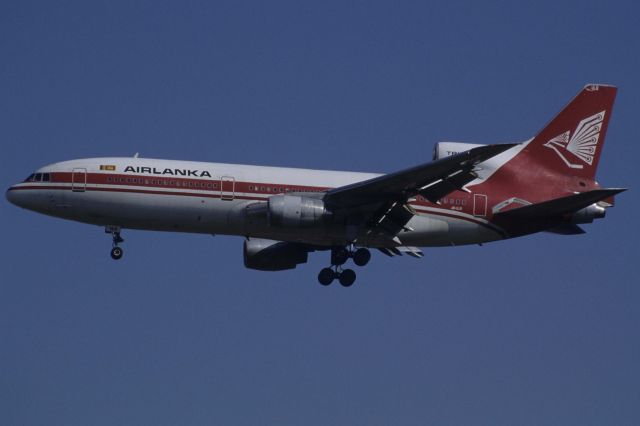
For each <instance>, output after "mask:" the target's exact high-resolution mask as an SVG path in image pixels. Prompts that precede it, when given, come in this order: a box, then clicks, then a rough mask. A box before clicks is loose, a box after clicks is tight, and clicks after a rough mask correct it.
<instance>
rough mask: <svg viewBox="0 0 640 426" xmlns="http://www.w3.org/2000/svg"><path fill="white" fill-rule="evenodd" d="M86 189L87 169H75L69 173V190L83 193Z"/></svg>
mask: <svg viewBox="0 0 640 426" xmlns="http://www.w3.org/2000/svg"><path fill="white" fill-rule="evenodd" d="M86 189H87V169H84V168H75V169H73V172H72V173H71V190H72V191H73V192H84V191H85V190H86Z"/></svg>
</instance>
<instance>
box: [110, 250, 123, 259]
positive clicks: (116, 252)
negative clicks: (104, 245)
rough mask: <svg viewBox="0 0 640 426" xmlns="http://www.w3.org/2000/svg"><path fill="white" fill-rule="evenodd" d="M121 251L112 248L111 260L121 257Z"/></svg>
mask: <svg viewBox="0 0 640 426" xmlns="http://www.w3.org/2000/svg"><path fill="white" fill-rule="evenodd" d="M122 254H123V251H122V249H121V248H120V247H114V248H112V249H111V258H112V259H113V260H118V259H120V258H121V257H122Z"/></svg>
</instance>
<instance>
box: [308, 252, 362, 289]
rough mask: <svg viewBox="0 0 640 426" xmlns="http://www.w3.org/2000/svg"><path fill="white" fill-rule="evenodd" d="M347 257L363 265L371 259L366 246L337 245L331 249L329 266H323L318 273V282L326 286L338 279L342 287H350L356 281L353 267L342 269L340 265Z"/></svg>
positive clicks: (345, 261)
mask: <svg viewBox="0 0 640 426" xmlns="http://www.w3.org/2000/svg"><path fill="white" fill-rule="evenodd" d="M349 258H352V259H353V263H355V264H356V265H358V266H364V265H366V264H367V263H369V260H370V259H371V252H370V251H369V250H367V249H366V248H359V249H357V250H355V251H354V250H353V249H348V248H347V247H338V248H334V249H332V250H331V267H329V268H323V269H322V270H321V271H320V273H319V274H318V281H319V282H320V284H322V285H324V286H327V285H329V284H331V283H332V282H333V280H335V279H338V281H339V282H340V285H342V286H343V287H351V286H352V285H353V283H354V282H355V281H356V273H355V272H354V271H353V269H342V265H344V264H345V263H347V260H349Z"/></svg>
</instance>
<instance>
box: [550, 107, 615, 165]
mask: <svg viewBox="0 0 640 426" xmlns="http://www.w3.org/2000/svg"><path fill="white" fill-rule="evenodd" d="M605 112H606V111H600V112H599V113H597V114H594V115H592V116H591V117H587V118H585V119H584V120H582V121H581V122H580V123H578V126H577V127H576V130H575V131H574V132H573V135H571V131H570V130H567V131H566V132H564V133H562V134H560V135H558V136H556V137H555V138H553V139H551V140H549V141H548V142H547V143H545V144H544V146H546V147H547V148H551V149H553V150H554V151H555V152H556V153H557V154H558V155H559V156H560V158H561V159H562V161H564V162H565V164H566V165H567V166H569V167H571V168H572V169H582V168H583V167H584V166H583V165H582V164H579V163H577V164H576V163H574V162H572V161H570V160H569V159H568V158H567V157H566V155H565V153H563V151H569V152H570V153H571V154H573V155H574V156H575V157H577V158H579V159H580V160H582V161H584V162H585V163H587V164H588V165H592V164H593V159H594V157H595V153H596V148H597V147H598V141H599V140H600V130H601V129H602V122H603V121H604V115H605Z"/></svg>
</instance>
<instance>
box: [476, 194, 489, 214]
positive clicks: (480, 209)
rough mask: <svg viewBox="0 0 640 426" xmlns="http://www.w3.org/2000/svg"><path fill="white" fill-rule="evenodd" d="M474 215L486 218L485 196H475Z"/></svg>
mask: <svg viewBox="0 0 640 426" xmlns="http://www.w3.org/2000/svg"><path fill="white" fill-rule="evenodd" d="M473 215H474V216H479V217H484V216H486V215H487V196H486V195H484V194H473Z"/></svg>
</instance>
